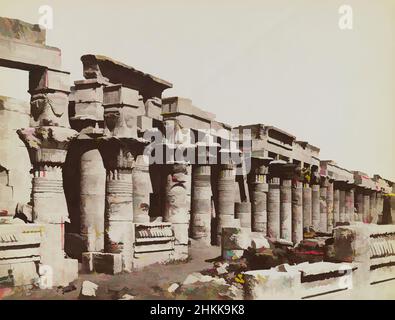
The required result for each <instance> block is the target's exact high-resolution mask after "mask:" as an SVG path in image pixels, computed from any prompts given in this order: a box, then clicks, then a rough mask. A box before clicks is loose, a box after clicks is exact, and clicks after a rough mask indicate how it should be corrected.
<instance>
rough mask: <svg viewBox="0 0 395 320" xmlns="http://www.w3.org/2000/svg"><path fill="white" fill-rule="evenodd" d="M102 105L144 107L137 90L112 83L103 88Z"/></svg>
mask: <svg viewBox="0 0 395 320" xmlns="http://www.w3.org/2000/svg"><path fill="white" fill-rule="evenodd" d="M103 94H104V96H103V105H104V106H112V105H126V106H131V107H134V108H141V109H144V103H143V98H142V97H141V95H140V94H139V92H138V91H137V90H133V89H129V88H126V87H122V85H118V84H117V85H112V86H108V87H105V88H104V89H103Z"/></svg>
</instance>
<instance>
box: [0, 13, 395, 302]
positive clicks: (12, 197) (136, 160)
mask: <svg viewBox="0 0 395 320" xmlns="http://www.w3.org/2000/svg"><path fill="white" fill-rule="evenodd" d="M81 62H82V71H83V73H82V74H83V79H81V80H78V81H75V82H74V84H71V83H70V73H68V72H67V71H64V70H62V66H61V51H60V49H58V48H54V47H50V46H48V45H47V44H46V42H45V30H43V29H41V28H40V27H39V26H38V25H31V24H28V23H25V22H22V21H19V20H13V19H7V18H0V66H2V67H7V68H13V69H19V70H24V71H27V72H28V75H29V76H28V79H26V81H28V83H29V93H30V95H31V99H30V104H29V103H28V102H26V101H18V100H16V99H13V98H11V97H4V96H1V97H0V118H1V120H2V121H1V122H2V127H1V128H0V141H1V143H0V278H1V277H3V278H6V277H7V276H9V275H10V274H12V279H13V281H12V283H11V285H14V286H19V285H29V284H32V283H39V282H40V281H42V279H43V278H46V279H47V278H48V274H51V276H52V278H51V279H52V280H51V283H52V285H67V284H69V283H70V282H72V281H73V280H74V279H76V278H77V277H78V274H79V272H84V273H87V272H88V273H89V272H98V273H108V274H118V273H122V272H131V271H133V270H139V269H141V268H143V267H144V266H147V265H149V264H152V263H157V262H160V263H167V262H171V261H184V260H186V259H187V258H188V256H189V252H188V247H189V242H190V240H189V239H195V240H198V241H201V242H203V243H205V244H206V245H207V246H221V249H222V258H223V259H224V260H226V261H234V260H237V259H239V258H241V257H242V256H243V254H245V252H246V250H248V248H249V247H251V243H254V244H255V245H257V244H258V243H259V241H265V239H270V241H272V242H273V243H278V244H279V245H281V246H286V247H292V248H295V247H298V248H303V246H304V245H306V242H314V243H316V244H317V246H318V247H320V248H323V247H325V248H326V249H325V250H326V253H325V257H326V261H323V262H322V263H321V264H320V267H321V269H320V271H319V273H320V274H329V276H328V278H330V279H332V277H338V276H342V274H339V275H335V276H334V274H336V273H337V272H339V270H340V269H339V267H340V266H344V263H350V267H349V270H351V271H352V273H353V274H356V275H358V272H362V273H363V274H364V275H366V274H370V276H369V277H371V278H369V279H370V280H366V281H368V282H369V283H374V282H376V281H382V280H385V279H390V278H395V270H394V269H393V268H394V266H395V260H394V259H395V242H394V241H395V240H394V237H395V226H394V224H395V197H394V193H395V184H394V182H392V181H389V180H387V179H385V178H383V177H380V176H379V175H374V176H373V177H369V176H368V175H367V174H365V173H363V172H360V171H353V170H349V169H345V168H342V167H340V166H338V165H337V164H336V162H334V161H332V160H330V161H328V160H323V159H320V155H319V152H320V149H319V148H318V147H316V146H313V145H311V144H309V143H308V142H306V141H300V140H298V139H297V138H296V137H295V136H293V135H292V134H290V133H287V132H286V131H283V130H281V129H279V128H276V127H273V126H268V125H264V124H252V125H244V126H238V127H232V126H230V125H228V124H225V123H221V122H219V121H218V120H217V118H216V116H215V115H214V114H212V113H210V112H207V111H204V110H202V109H201V108H199V107H197V106H195V105H194V104H193V102H192V101H191V100H190V99H187V98H182V97H164V94H165V93H166V90H167V89H169V88H172V84H171V83H170V82H168V81H165V80H162V79H160V78H158V77H156V76H153V75H150V74H147V73H144V72H142V71H139V70H136V69H134V68H133V67H131V66H128V65H126V64H124V63H122V62H118V61H115V60H113V59H111V58H108V57H105V56H101V55H95V54H86V55H83V56H82V57H81ZM264 120H265V119H264V118H263V119H262V121H264ZM355 165H356V166H358V164H355ZM328 239H331V240H330V241H327V240H328ZM345 247H347V248H348V249H347V250H348V251H347V250H346V252H345V251H344V250H345V249H344V248H345ZM339 248H340V249H339ZM323 250H324V249H323ZM328 250H329V251H330V252H329V253H328ZM307 260H308V259H306V261H307ZM79 263H80V268H79ZM352 263H354V264H352ZM351 264H352V265H351ZM343 270H344V269H343ZM300 272H302V280H300ZM315 272H318V271H317V268H315V269H314V270H311V264H307V265H306V264H303V262H301V264H297V265H296V266H295V267H293V269H292V270H290V271H289V272H288V273H287V274H286V276H287V277H290V279H291V280H290V285H291V284H292V285H296V284H297V285H298V286H303V288H304V289H303V290H305V292H306V293H305V294H304V296H309V295H314V294H317V293H320V290H321V291H322V290H324V291H325V290H327V291H330V290H331V289H330V286H331V284H330V283H325V286H327V287H325V286H324V287H325V289H322V287H321V289H317V288H318V286H314V285H312V284H311V283H315V281H318V282H319V281H323V280H322V278H316V277H314V275H316V273H315ZM295 274H296V276H295ZM265 277H267V278H270V277H272V278H270V279H274V278H273V276H272V275H270V273H269V272H267V270H266V271H265V270H258V271H249V272H246V282H247V285H248V286H247V289H246V298H251V299H259V298H262V297H265V296H266V295H269V294H270V288H269V287H270V286H271V282H270V281H269V282H265V281H266V280H265V281H261V282H259V281H256V279H262V278H265ZM303 277H304V278H303ZM361 277H362V278H363V279H365V278H364V276H361ZM40 279H41V280H40ZM265 279H266V278H265ZM271 281H275V280H271ZM295 281H296V282H295ZM328 281H329V280H328ZM364 281H365V280H364ZM295 283H296V284H295ZM268 288H269V289H268ZM265 290H266V291H265ZM317 290H318V291H317ZM273 294H274V293H273Z"/></svg>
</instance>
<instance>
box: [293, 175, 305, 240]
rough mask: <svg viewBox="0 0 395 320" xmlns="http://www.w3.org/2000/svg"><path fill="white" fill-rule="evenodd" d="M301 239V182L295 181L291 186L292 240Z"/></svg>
mask: <svg viewBox="0 0 395 320" xmlns="http://www.w3.org/2000/svg"><path fill="white" fill-rule="evenodd" d="M302 240H303V183H302V182H301V181H296V182H295V183H294V185H293V188H292V242H293V243H294V244H297V243H299V242H300V241H302Z"/></svg>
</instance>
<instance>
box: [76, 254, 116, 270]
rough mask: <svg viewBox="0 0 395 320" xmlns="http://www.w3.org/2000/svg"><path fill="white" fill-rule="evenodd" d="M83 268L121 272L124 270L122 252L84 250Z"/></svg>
mask: <svg viewBox="0 0 395 320" xmlns="http://www.w3.org/2000/svg"><path fill="white" fill-rule="evenodd" d="M82 270H84V271H85V272H98V273H106V274H112V275H114V274H118V273H121V272H122V271H123V268H122V254H120V253H103V252H84V253H83V254H82Z"/></svg>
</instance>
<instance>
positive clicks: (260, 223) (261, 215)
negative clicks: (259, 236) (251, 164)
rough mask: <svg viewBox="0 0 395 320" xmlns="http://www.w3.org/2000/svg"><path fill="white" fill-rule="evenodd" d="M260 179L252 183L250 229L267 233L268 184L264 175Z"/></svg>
mask: <svg viewBox="0 0 395 320" xmlns="http://www.w3.org/2000/svg"><path fill="white" fill-rule="evenodd" d="M261 179H262V180H260V181H259V182H258V181H255V182H253V183H252V189H253V191H252V195H251V198H252V203H251V211H252V228H251V229H252V231H254V232H262V233H263V234H264V235H267V196H268V191H269V185H268V184H267V183H266V176H263V177H262V178H261Z"/></svg>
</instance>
